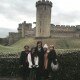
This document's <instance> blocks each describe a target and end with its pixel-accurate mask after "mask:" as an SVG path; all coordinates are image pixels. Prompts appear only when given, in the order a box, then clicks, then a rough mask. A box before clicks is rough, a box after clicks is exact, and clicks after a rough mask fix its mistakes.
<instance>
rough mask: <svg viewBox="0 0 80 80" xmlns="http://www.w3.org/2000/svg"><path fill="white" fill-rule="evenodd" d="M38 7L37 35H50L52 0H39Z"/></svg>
mask: <svg viewBox="0 0 80 80" xmlns="http://www.w3.org/2000/svg"><path fill="white" fill-rule="evenodd" d="M36 8H37V10H36V37H50V26H51V25H50V24H51V8H52V2H50V1H48V0H46V1H45V0H39V1H38V2H36Z"/></svg>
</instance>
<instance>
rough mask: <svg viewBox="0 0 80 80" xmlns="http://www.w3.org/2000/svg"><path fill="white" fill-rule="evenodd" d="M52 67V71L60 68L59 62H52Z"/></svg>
mask: <svg viewBox="0 0 80 80" xmlns="http://www.w3.org/2000/svg"><path fill="white" fill-rule="evenodd" d="M51 69H52V71H57V70H58V69H59V64H58V62H57V64H54V63H53V62H51Z"/></svg>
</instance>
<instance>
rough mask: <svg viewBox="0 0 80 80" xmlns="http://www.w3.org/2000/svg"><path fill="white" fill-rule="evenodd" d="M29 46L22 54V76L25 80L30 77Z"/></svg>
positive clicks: (25, 47) (26, 46)
mask: <svg viewBox="0 0 80 80" xmlns="http://www.w3.org/2000/svg"><path fill="white" fill-rule="evenodd" d="M29 52H30V51H29V46H28V45H25V46H24V51H22V52H21V55H20V71H21V72H20V74H21V77H22V79H23V80H27V79H28V77H29V68H28V66H29V63H28V54H29Z"/></svg>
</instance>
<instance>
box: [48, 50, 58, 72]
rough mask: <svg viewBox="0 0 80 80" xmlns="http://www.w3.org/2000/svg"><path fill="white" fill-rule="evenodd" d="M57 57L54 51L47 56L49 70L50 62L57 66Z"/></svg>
mask: <svg viewBox="0 0 80 80" xmlns="http://www.w3.org/2000/svg"><path fill="white" fill-rule="evenodd" d="M56 59H57V55H56V52H55V50H52V51H50V52H49V54H48V69H49V70H51V62H53V63H54V64H55V65H56V64H57V61H56Z"/></svg>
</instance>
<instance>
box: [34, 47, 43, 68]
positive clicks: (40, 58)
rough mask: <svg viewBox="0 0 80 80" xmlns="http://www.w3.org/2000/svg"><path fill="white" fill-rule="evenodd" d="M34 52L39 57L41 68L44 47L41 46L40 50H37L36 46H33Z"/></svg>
mask: <svg viewBox="0 0 80 80" xmlns="http://www.w3.org/2000/svg"><path fill="white" fill-rule="evenodd" d="M35 52H36V53H37V55H38V57H39V68H43V65H44V49H43V47H41V50H38V47H36V48H35Z"/></svg>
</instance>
